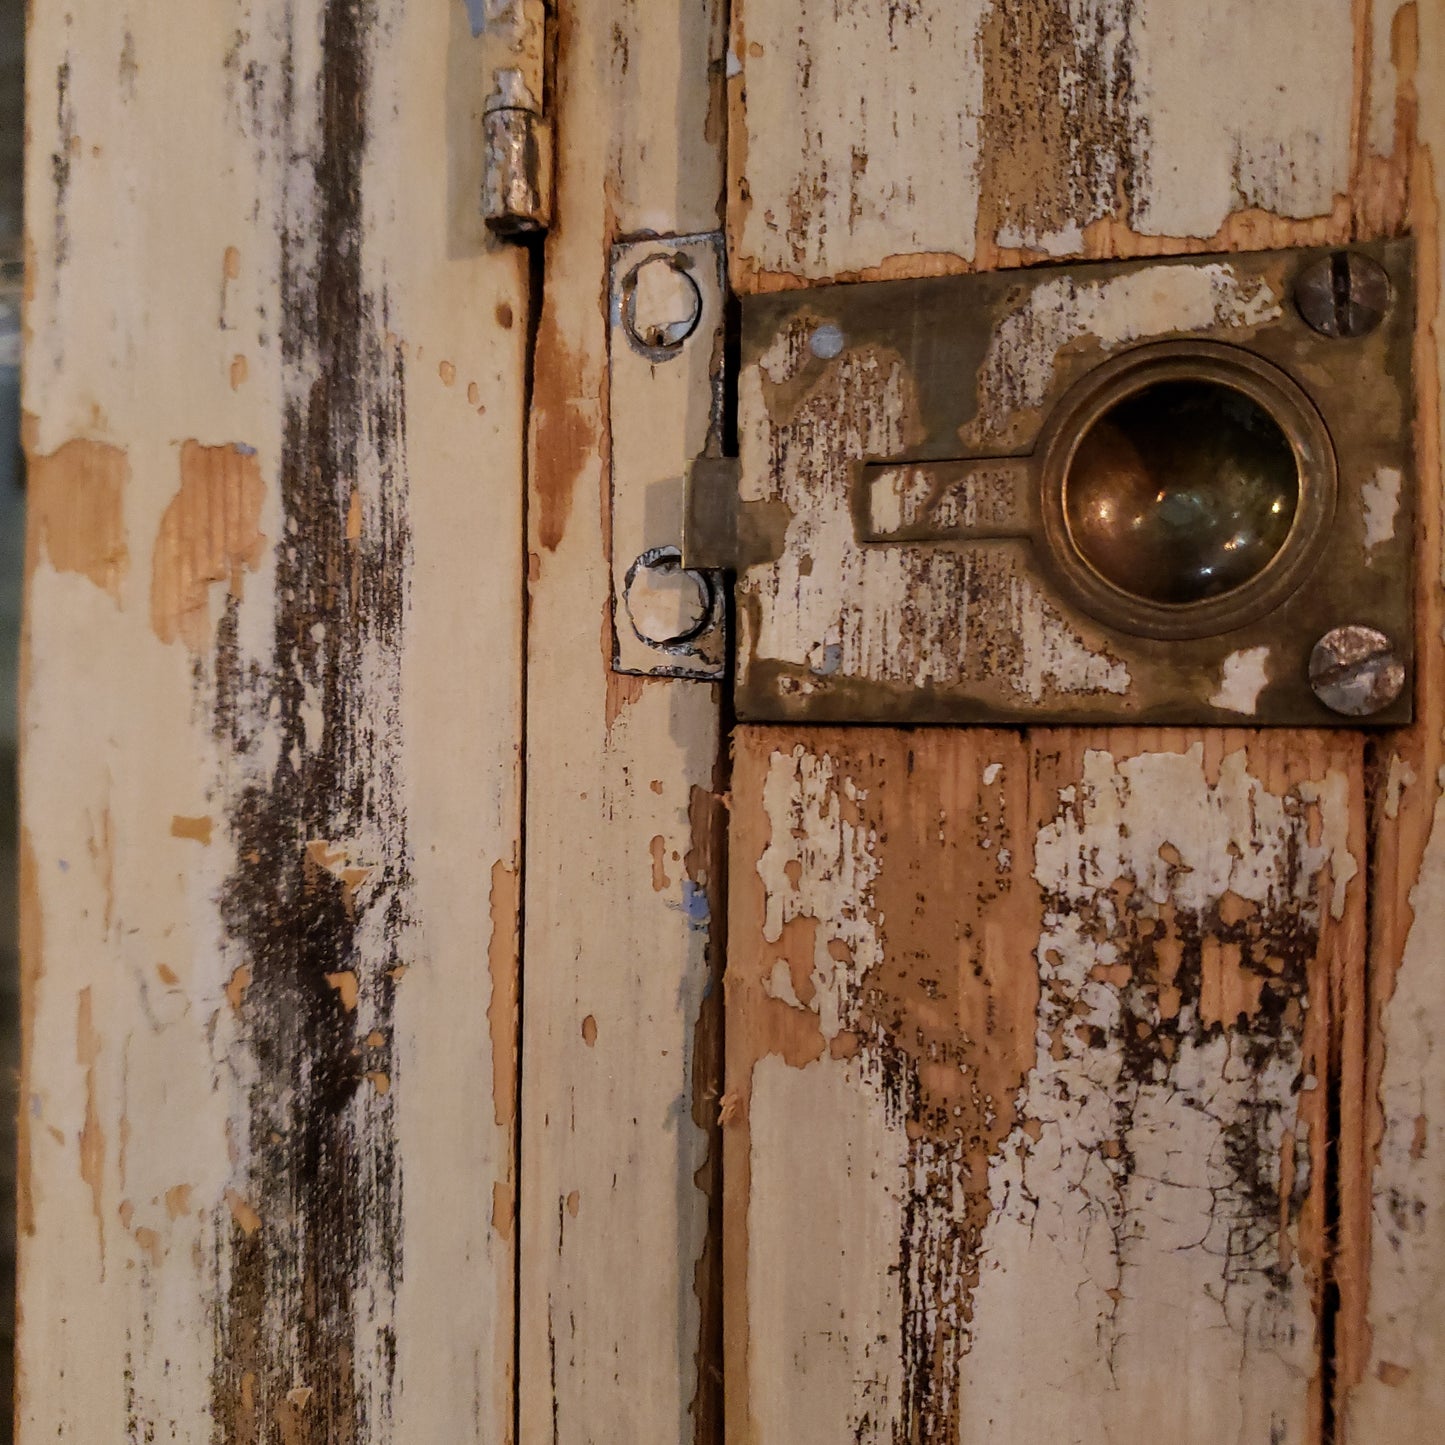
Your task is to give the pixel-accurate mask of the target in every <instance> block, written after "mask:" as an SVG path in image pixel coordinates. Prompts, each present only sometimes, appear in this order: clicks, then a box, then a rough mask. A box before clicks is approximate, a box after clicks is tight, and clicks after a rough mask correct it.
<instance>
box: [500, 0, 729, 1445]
mask: <svg viewBox="0 0 1445 1445" xmlns="http://www.w3.org/2000/svg"><path fill="white" fill-rule="evenodd" d="M721 48H722V35H721V10H720V7H719V6H717V5H714V4H711V3H708V4H704V5H696V4H688V5H682V4H674V3H672V0H660V3H655V4H649V5H645V6H632V5H626V4H621V3H619V4H610V3H609V4H601V5H588V6H579V7H577V8H576V9H575V10H573V11H571V12H570V16H569V19H568V22H567V23H566V24H565V25H564V27H563V30H562V50H561V55H560V61H559V63H560V70H559V74H558V86H557V92H558V96H559V105H560V106H561V115H562V117H563V123H562V125H561V127H560V130H559V138H560V149H559V156H558V188H557V206H558V223H557V228H556V232H555V234H554V235H553V236H552V237H551V238H550V239H549V241H548V244H547V253H546V282H545V302H544V309H543V316H542V327H541V333H540V337H539V347H538V353H537V362H536V365H537V376H538V382H539V384H538V387H537V391H536V394H535V399H534V410H533V416H532V428H533V430H532V442H531V482H532V485H531V494H530V507H531V512H530V520H531V540H530V547H531V567H532V584H531V614H530V624H529V663H528V713H527V771H528V833H527V870H528V871H527V884H526V935H525V956H526V967H525V995H524V1005H523V1060H524V1062H523V1073H522V1119H523V1137H522V1169H523V1176H522V1235H521V1248H522V1253H521V1270H522V1289H521V1301H522V1316H521V1380H522V1389H521V1437H520V1438H521V1440H522V1442H524V1445H542V1442H562V1445H568V1442H570V1445H601V1442H604V1441H606V1442H612V1441H616V1442H619V1445H622V1442H632V1441H668V1442H672V1441H683V1440H689V1441H690V1440H694V1439H697V1440H708V1439H711V1438H713V1435H712V1433H711V1432H712V1430H713V1425H712V1423H711V1417H712V1415H714V1414H715V1410H716V1406H715V1404H714V1403H713V1401H715V1399H716V1387H715V1374H714V1372H713V1371H712V1369H711V1368H710V1367H709V1366H708V1364H707V1363H706V1360H705V1359H703V1360H701V1361H700V1357H699V1352H700V1350H701V1349H702V1348H703V1346H702V1343H701V1341H702V1339H703V1333H704V1330H706V1331H707V1332H708V1350H709V1351H715V1344H713V1336H715V1332H716V1328H717V1325H716V1319H715V1315H716V1308H715V1305H713V1304H712V1303H711V1301H712V1300H713V1299H715V1291H716V1285H715V1284H714V1283H712V1282H710V1271H715V1270H716V1267H717V1266H716V1256H715V1252H711V1253H710V1252H709V1251H708V1245H707V1238H708V1208H709V1182H708V1176H707V1174H706V1172H705V1171H706V1169H707V1167H708V1164H709V1150H710V1145H709V1128H708V1126H709V1125H710V1124H711V1123H712V1121H713V1120H714V1118H715V1115H716V1109H717V1102H716V1094H715V1089H713V1088H710V1087H709V1080H710V1079H713V1078H715V1077H716V1073H717V1069H716V1065H715V1064H714V1063H713V1062H712V1060H711V1059H710V1057H709V1054H708V1050H709V1049H715V1048H716V1047H717V1040H716V1026H715V1025H709V1023H708V1020H707V1017H706V1015H707V1013H708V1010H709V1007H710V1006H711V1007H712V1008H714V1009H715V1008H716V979H715V977H713V976H712V975H711V973H710V970H712V969H715V968H719V967H720V965H721V959H720V958H718V957H717V954H716V949H717V947H718V943H717V940H716V938H715V936H714V934H713V932H712V930H713V928H714V926H715V925H714V918H713V914H714V911H715V910H716V909H718V907H719V905H720V899H721V893H720V887H721V883H722V878H721V872H720V869H721V866H722V860H721V856H720V854H718V853H717V852H716V851H715V850H714V848H713V845H712V843H711V841H710V838H709V836H708V834H709V831H710V830H712V829H713V828H714V827H715V826H716V825H715V824H714V823H713V822H711V821H710V820H711V819H712V818H714V817H718V818H720V816H721V815H720V813H718V812H717V808H718V804H717V802H716V800H715V798H714V796H713V789H714V788H715V787H716V786H717V785H716V782H715V770H716V766H717V758H718V752H719V734H718V720H717V719H718V694H717V691H716V690H715V688H714V687H712V686H711V685H709V684H707V683H701V682H686V681H670V680H667V679H661V678H659V679H643V678H637V677H625V676H618V675H615V674H612V673H611V671H610V659H611V655H612V618H611V612H610V591H611V578H612V558H611V557H610V555H609V545H610V543H611V541H612V538H611V535H610V532H611V522H612V517H613V512H612V508H611V506H610V499H609V480H608V475H609V474H608V444H607V438H606V430H605V429H606V418H607V415H608V408H607V396H606V392H605V385H606V380H607V344H608V335H607V311H606V304H607V303H606V296H607V267H608V248H609V246H610V244H611V243H612V242H613V241H614V240H616V239H619V238H623V237H627V236H629V235H632V234H636V233H639V232H646V231H649V230H650V231H655V232H659V233H661V234H664V235H670V234H686V233H692V232H699V231H708V230H713V229H716V227H717V224H718V217H717V206H718V202H719V200H720V195H721V186H722V166H721V156H720V153H719V151H718V150H717V145H718V143H719V142H720V140H721V135H720V132H719V131H718V129H717V127H718V124H719V121H720V114H719V106H720V103H721V97H720V95H719V94H718V89H717V84H716V82H718V81H720V75H719V73H718V72H719V70H720V64H717V63H716V62H718V61H720V56H721ZM633 424H634V425H635V426H636V427H637V428H639V429H640V433H639V434H640V435H641V436H643V437H645V436H646V435H647V434H648V433H649V431H650V430H651V429H652V428H653V426H654V422H653V420H652V418H651V417H650V416H648V415H647V414H645V413H644V414H642V415H639V416H637V417H636V419H635V421H634V423H633ZM630 443H631V446H632V447H633V448H636V447H637V446H638V439H637V437H633V438H631V439H630ZM636 503H637V499H636V498H633V499H631V508H630V511H631V512H632V513H633V514H634V515H635V513H636V510H637V506H636ZM653 540H655V541H657V542H659V543H660V542H662V541H664V540H671V541H674V542H675V541H676V540H678V539H677V538H675V537H674V538H671V539H663V538H660V537H658V538H655V539H653ZM619 545H621V543H620V539H619ZM630 561H631V559H630V558H628V559H625V560H623V561H622V563H621V565H622V568H623V569H624V570H625V568H626V566H627V565H628V564H629V563H630ZM710 949H711V950H712V952H710ZM710 999H711V1001H712V1002H711V1005H710V1004H709V1000H710ZM712 1167H714V1168H715V1167H716V1163H715V1161H714V1163H713V1166H712Z"/></svg>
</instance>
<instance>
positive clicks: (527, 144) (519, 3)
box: [481, 0, 552, 237]
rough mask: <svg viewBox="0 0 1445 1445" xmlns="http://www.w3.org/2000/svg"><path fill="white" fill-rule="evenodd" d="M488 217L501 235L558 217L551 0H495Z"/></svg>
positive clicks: (485, 173) (487, 110)
mask: <svg viewBox="0 0 1445 1445" xmlns="http://www.w3.org/2000/svg"><path fill="white" fill-rule="evenodd" d="M484 23H485V27H486V28H485V31H484V56H485V72H486V76H487V99H486V101H485V103H484V104H483V106H482V135H483V157H482V197H481V201H482V218H483V219H484V220H485V221H486V223H487V227H488V229H489V230H491V231H493V232H495V233H496V234H497V235H499V236H522V237H525V236H529V235H537V234H539V233H540V232H543V231H545V230H546V229H547V228H548V226H550V225H551V223H552V126H551V122H550V121H549V120H548V119H547V114H546V82H547V74H546V59H547V8H546V4H545V0H487V4H486V10H485V22H484Z"/></svg>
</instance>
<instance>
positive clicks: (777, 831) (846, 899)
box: [757, 743, 883, 1042]
mask: <svg viewBox="0 0 1445 1445" xmlns="http://www.w3.org/2000/svg"><path fill="white" fill-rule="evenodd" d="M864 797H866V794H864V793H862V792H860V791H859V789H858V788H857V786H856V785H855V783H854V782H853V780H852V779H851V778H849V777H846V776H842V775H841V774H840V770H839V768H838V764H837V763H836V761H835V760H834V759H833V758H832V757H830V756H829V755H828V754H826V753H822V754H819V753H814V752H811V751H809V750H808V749H806V748H805V747H804V746H803V745H802V744H801V743H800V744H798V746H796V747H795V748H793V749H792V751H791V752H787V753H784V752H775V753H774V754H773V755H772V757H771V758H770V759H769V761H768V775H767V780H766V782H765V784H764V787H763V808H764V811H765V812H766V813H767V816H768V818H769V819H770V820H771V822H772V835H771V838H770V840H769V843H768V846H767V848H766V849H765V850H764V851H763V854H762V856H761V857H760V858H759V859H758V862H757V870H758V877H759V878H761V879H762V881H763V887H764V890H765V896H766V898H767V912H766V914H765V916H764V919H763V938H764V939H765V940H766V941H767V942H769V943H777V942H778V941H779V940H780V939H781V938H782V936H783V929H784V928H785V927H786V926H787V925H788V924H789V923H791V922H793V920H795V919H798V918H811V919H816V920H819V921H824V922H826V924H827V927H826V928H819V929H818V930H817V933H816V936H815V939H814V950H813V968H812V973H811V977H810V982H811V984H812V988H813V994H812V998H811V1000H810V1001H809V1003H808V1004H806V1005H804V1004H803V1002H802V1001H801V1000H800V999H798V996H797V993H796V992H795V991H794V988H793V983H792V979H791V976H788V982H787V984H786V986H784V984H783V982H782V979H781V978H779V977H778V971H777V969H775V970H774V974H773V996H774V997H775V998H780V999H783V1000H784V1001H786V1002H789V1003H792V1005H793V1006H794V1007H796V1008H803V1007H807V1008H809V1009H811V1010H812V1011H813V1012H814V1013H816V1014H817V1015H818V1028H819V1031H820V1032H821V1033H822V1035H823V1037H824V1038H825V1039H827V1040H829V1041H830V1042H831V1041H832V1040H833V1039H835V1038H837V1036H838V1035H839V1033H841V1032H842V1030H843V1029H844V1028H845V1027H848V1026H849V1025H850V1024H851V1023H852V1022H853V1020H852V1018H851V1014H852V1011H853V1010H854V1009H855V1008H856V1004H857V998H858V989H859V986H860V984H861V982H862V980H863V978H864V977H865V976H866V975H867V973H868V971H869V970H870V969H872V968H875V967H877V965H878V964H879V963H880V962H881V961H882V957H883V951H882V946H881V944H880V942H879V939H878V931H877V923H876V920H875V919H874V918H873V917H872V912H871V910H872V888H873V884H874V882H875V880H876V879H877V877H878V861H877V859H876V857H875V856H874V853H873V849H874V847H875V845H876V843H877V835H876V834H875V833H873V831H872V830H871V829H866V828H863V827H860V826H859V824H858V823H857V822H855V821H854V819H856V818H857V816H858V813H857V805H858V803H860V802H861V801H862V800H863V798H864ZM850 814H851V815H852V816H851V817H850V816H849V815H850ZM790 870H791V871H792V873H793V875H794V876H796V878H797V879H798V880H799V884H801V883H804V882H805V883H806V886H804V887H800V886H799V884H795V883H794V881H793V877H791V876H790ZM830 943H841V944H842V945H843V948H844V951H845V952H846V954H847V959H846V961H845V962H839V961H838V959H837V958H836V957H834V955H833V953H832V952H831V951H830V949H829V947H828V945H829V944H830ZM782 973H783V974H784V975H787V968H786V965H783V966H782ZM789 993H791V995H792V997H791V998H788V994H789Z"/></svg>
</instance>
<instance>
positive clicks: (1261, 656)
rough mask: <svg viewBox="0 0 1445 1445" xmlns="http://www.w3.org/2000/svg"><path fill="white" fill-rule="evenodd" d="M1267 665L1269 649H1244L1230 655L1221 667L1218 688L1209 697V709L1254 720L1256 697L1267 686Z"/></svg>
mask: <svg viewBox="0 0 1445 1445" xmlns="http://www.w3.org/2000/svg"><path fill="white" fill-rule="evenodd" d="M1269 663H1270V650H1269V648H1268V647H1246V648H1241V649H1240V650H1239V651H1238V652H1231V653H1230V654H1229V656H1228V657H1226V658H1225V659H1224V662H1223V664H1222V665H1221V667H1220V675H1219V686H1218V687H1217V688H1216V689H1215V691H1214V693H1213V695H1212V696H1211V697H1210V699H1209V705H1210V706H1211V707H1220V708H1226V709H1228V710H1229V711H1230V712H1237V713H1241V714H1244V715H1245V716H1248V717H1253V716H1254V712H1255V708H1256V707H1257V706H1258V704H1259V695H1260V693H1261V692H1263V691H1264V689H1265V687H1266V686H1268V684H1269Z"/></svg>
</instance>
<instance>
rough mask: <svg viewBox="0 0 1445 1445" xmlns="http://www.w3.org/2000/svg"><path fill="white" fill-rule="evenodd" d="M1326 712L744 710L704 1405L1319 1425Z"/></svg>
mask: <svg viewBox="0 0 1445 1445" xmlns="http://www.w3.org/2000/svg"><path fill="white" fill-rule="evenodd" d="M1104 744H1107V747H1105V746H1104ZM1361 750H1362V743H1361V741H1360V739H1359V738H1358V737H1352V736H1350V735H1348V734H1335V735H1327V734H1304V735H1301V734H1282V733H1275V734H1247V733H1235V732H1225V731H1215V732H1210V733H1208V734H1206V735H1205V736H1204V737H1203V738H1202V739H1201V738H1197V737H1191V736H1186V735H1184V734H1176V733H1167V732H1166V733H1140V734H1136V735H1134V736H1133V737H1132V738H1130V737H1128V736H1127V735H1125V734H1122V733H1117V732H1116V733H1113V734H1109V735H1102V734H1089V733H1087V732H1083V731H1070V732H1056V733H1045V734H1040V735H1038V736H1037V737H1035V738H1034V739H1032V740H1031V741H1030V742H1028V743H1025V742H1024V741H1023V740H1021V739H1020V738H1018V736H1017V735H1014V734H1001V733H990V732H987V731H970V732H958V731H937V732H928V733H911V734H910V733H907V732H900V731H884V730H876V729H859V730H849V731H845V732H840V731H825V730H812V731H802V730H796V729H787V730H783V729H751V728H750V729H745V730H743V731H742V732H741V733H740V735H739V738H738V746H737V751H736V763H735V772H734V778H733V831H732V841H731V850H732V860H733V861H732V871H731V888H732V897H731V902H730V956H729V968H728V976H727V1039H728V1094H727V1096H726V1099H725V1104H724V1116H725V1119H726V1120H727V1126H726V1128H725V1137H726V1140H727V1155H726V1171H727V1172H726V1179H727V1190H728V1197H727V1203H726V1207H725V1208H726V1253H725V1258H726V1268H727V1282H726V1298H727V1310H728V1315H727V1345H728V1351H727V1379H728V1404H729V1415H728V1429H729V1435H728V1438H729V1440H730V1441H733V1442H736V1445H741V1442H748V1445H770V1442H782V1441H789V1442H794V1441H796V1442H812V1441H817V1442H819V1445H822V1442H824V1441H834V1440H838V1439H844V1438H846V1439H856V1440H860V1441H879V1442H883V1441H889V1442H891V1441H895V1440H899V1439H905V1440H915V1441H920V1442H924V1441H926V1442H935V1441H936V1442H943V1441H950V1442H952V1441H956V1440H958V1439H960V1438H961V1439H965V1440H967V1439H984V1438H986V1439H989V1440H991V1441H999V1442H1012V1441H1020V1442H1022V1441H1031V1440H1038V1439H1063V1438H1067V1439H1070V1440H1074V1441H1080V1442H1086V1445H1094V1442H1099V1445H1104V1442H1110V1445H1119V1442H1124V1441H1127V1442H1131V1445H1132V1442H1135V1441H1137V1442H1141V1445H1142V1442H1144V1441H1148V1440H1154V1439H1158V1438H1160V1436H1161V1434H1162V1435H1165V1436H1167V1437H1168V1438H1169V1439H1171V1440H1179V1441H1188V1442H1195V1441H1197V1442H1199V1445H1205V1442H1217V1441H1218V1440H1220V1439H1258V1440H1264V1439H1270V1440H1274V1441H1278V1442H1296V1441H1298V1442H1304V1441H1309V1440H1313V1439H1316V1438H1317V1437H1318V1429H1319V1424H1320V1414H1321V1384H1322V1369H1321V1355H1320V1341H1319V1339H1318V1337H1317V1321H1318V1318H1319V1308H1320V1303H1321V1292H1322V1287H1323V1283H1324V1277H1323V1271H1322V1262H1323V1253H1324V1226H1325V1199H1326V1190H1327V1144H1326V1134H1327V1122H1328V1121H1327V1117H1326V1116H1327V1106H1326V1099H1327V1096H1328V1091H1329V1079H1328V1077H1327V1074H1326V1071H1327V1069H1328V1067H1329V1048H1330V1042H1329V1041H1330V1015H1331V1009H1332V992H1333V991H1334V989H1335V988H1336V987H1337V985H1338V981H1339V980H1340V979H1341V977H1342V976H1343V975H1344V974H1345V973H1346V972H1348V971H1349V970H1351V969H1353V971H1354V972H1355V974H1356V975H1358V972H1359V964H1360V959H1361V956H1362V952H1363V930H1364V896H1365V890H1364V875H1363V873H1362V872H1361V865H1362V862H1363V853H1364V836H1363V826H1362V825H1363V817H1364V811H1363V795H1362V781H1361V780H1362V767H1361Z"/></svg>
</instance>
